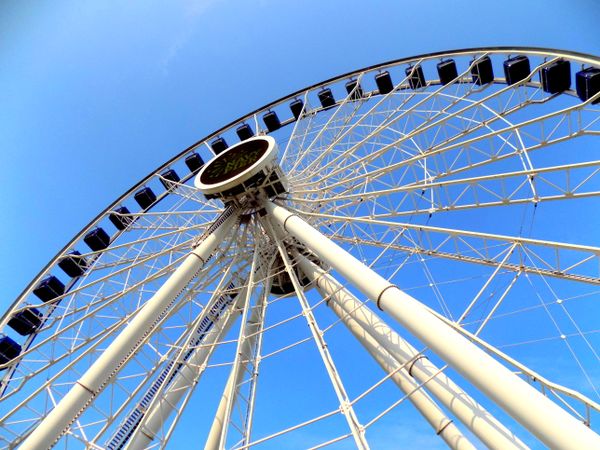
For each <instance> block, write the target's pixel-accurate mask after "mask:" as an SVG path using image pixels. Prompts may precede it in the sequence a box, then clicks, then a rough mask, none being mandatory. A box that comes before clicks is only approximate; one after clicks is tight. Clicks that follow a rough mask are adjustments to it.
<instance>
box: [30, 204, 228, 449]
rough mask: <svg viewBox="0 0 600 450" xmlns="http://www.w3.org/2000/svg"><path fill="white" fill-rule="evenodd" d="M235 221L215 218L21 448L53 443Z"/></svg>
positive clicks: (48, 446) (154, 321)
mask: <svg viewBox="0 0 600 450" xmlns="http://www.w3.org/2000/svg"><path fill="white" fill-rule="evenodd" d="M235 220H237V215H236V214H229V215H228V216H221V217H220V218H219V219H217V221H218V222H217V223H218V226H216V227H215V228H214V229H213V230H212V233H211V234H208V235H207V236H206V237H205V238H204V240H202V242H201V243H200V245H198V246H197V247H196V248H195V249H194V250H192V252H191V253H190V255H189V256H188V257H187V258H186V259H185V260H184V261H183V263H182V264H181V265H180V266H179V267H178V268H177V269H176V270H175V272H173V274H171V276H169V278H168V279H167V280H166V281H165V283H164V284H163V285H162V286H161V287H160V288H159V289H158V291H156V293H155V294H154V295H153V296H152V297H151V298H150V299H149V300H148V301H147V302H146V304H145V305H144V306H143V307H142V308H141V309H140V311H139V312H138V313H137V314H136V315H135V316H134V317H133V319H132V320H131V321H130V322H129V324H128V325H127V326H126V327H125V328H124V329H123V331H121V333H120V334H119V335H118V336H117V337H116V338H115V339H114V341H113V342H112V343H111V344H110V345H109V346H108V348H107V349H106V350H105V351H104V352H103V353H102V354H101V355H100V356H99V357H98V359H96V361H95V362H94V363H93V364H92V365H91V367H90V368H89V369H88V370H87V371H86V372H85V373H84V374H83V376H82V377H81V378H80V379H79V380H78V381H77V382H76V383H75V385H74V386H73V387H72V388H71V390H70V391H69V392H68V393H67V394H66V395H65V396H64V397H63V398H62V400H61V401H60V402H59V403H58V405H56V407H55V408H54V409H53V410H52V411H50V413H48V415H47V416H46V417H45V418H44V419H43V420H42V421H41V423H40V424H39V425H38V426H37V427H36V428H35V429H34V430H33V431H32V432H31V434H30V435H29V436H28V437H27V439H25V441H24V442H23V444H22V445H21V447H20V448H21V450H42V449H48V448H50V447H52V446H54V444H56V442H57V441H58V440H59V439H60V437H61V436H62V435H63V433H64V432H65V431H66V430H67V429H68V428H69V426H70V425H71V423H73V421H74V420H75V419H77V417H79V415H81V413H83V411H85V409H86V408H87V407H88V406H89V405H90V404H91V403H92V401H93V400H94V398H95V397H96V396H97V395H98V394H99V393H100V392H101V391H102V389H103V388H104V387H105V385H106V383H107V382H108V381H109V380H110V378H111V377H113V376H115V375H116V374H117V373H118V372H119V370H120V369H121V368H122V367H123V365H124V363H125V362H126V361H127V360H128V358H129V357H130V356H131V355H132V354H133V353H134V352H135V351H136V349H137V348H138V347H139V346H140V345H141V344H142V343H143V342H144V341H145V340H146V339H147V338H148V337H149V336H150V334H151V333H152V331H153V329H154V326H155V325H156V323H157V322H158V321H159V320H160V319H161V318H162V317H163V316H164V314H167V312H168V310H169V308H170V307H171V306H172V304H173V302H174V301H175V300H176V299H177V298H178V297H179V295H180V294H181V292H182V291H183V290H184V289H185V287H186V286H187V285H188V283H189V282H190V281H191V280H192V279H193V278H194V277H195V276H196V275H197V274H198V272H199V271H200V269H201V268H202V266H203V265H204V263H205V262H206V260H207V259H208V257H209V256H210V255H211V253H212V252H213V251H214V250H215V248H216V247H217V246H218V245H219V243H220V242H221V241H222V240H223V238H224V237H225V235H226V233H227V232H228V231H229V230H230V228H231V226H232V225H233V223H234V221H235Z"/></svg>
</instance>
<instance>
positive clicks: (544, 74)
mask: <svg viewBox="0 0 600 450" xmlns="http://www.w3.org/2000/svg"><path fill="white" fill-rule="evenodd" d="M540 79H541V81H542V89H543V90H544V91H546V92H547V93H549V94H558V93H559V92H563V91H566V90H567V89H569V87H571V63H570V62H569V61H566V60H564V59H561V60H559V61H556V62H554V63H552V64H550V65H549V66H546V67H544V68H543V69H542V71H541V72H540Z"/></svg>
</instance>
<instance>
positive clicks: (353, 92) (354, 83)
mask: <svg viewBox="0 0 600 450" xmlns="http://www.w3.org/2000/svg"><path fill="white" fill-rule="evenodd" d="M346 92H348V95H349V96H350V99H351V100H360V99H361V98H363V97H364V93H363V90H362V87H361V86H360V84H359V82H358V80H350V81H348V82H347V83H346Z"/></svg>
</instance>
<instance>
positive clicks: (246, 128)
mask: <svg viewBox="0 0 600 450" xmlns="http://www.w3.org/2000/svg"><path fill="white" fill-rule="evenodd" d="M235 132H236V133H237V135H238V137H239V138H240V141H245V140H246V139H250V138H251V137H252V136H254V131H252V128H251V127H250V125H248V124H247V123H243V124H242V125H240V126H239V127H237V128H236V130H235Z"/></svg>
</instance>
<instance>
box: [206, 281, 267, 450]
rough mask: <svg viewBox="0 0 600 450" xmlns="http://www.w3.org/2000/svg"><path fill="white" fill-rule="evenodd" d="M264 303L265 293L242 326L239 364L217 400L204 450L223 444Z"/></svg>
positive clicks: (260, 319)
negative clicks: (225, 429)
mask: <svg viewBox="0 0 600 450" xmlns="http://www.w3.org/2000/svg"><path fill="white" fill-rule="evenodd" d="M265 303H266V293H265V295H263V296H262V298H261V303H260V305H256V306H255V307H254V309H253V310H252V314H251V315H250V319H249V320H248V322H246V325H245V327H244V340H243V342H242V345H241V348H240V351H239V353H238V355H239V356H238V357H239V364H238V365H237V367H235V366H234V367H232V368H231V373H230V374H229V378H228V379H227V383H226V385H225V389H224V390H223V396H222V397H221V401H220V402H219V406H218V408H217V413H216V414H215V419H214V421H213V424H212V426H211V428H210V432H209V434H208V438H207V439H206V444H205V445H204V449H205V450H218V449H222V448H224V446H225V438H226V437H227V435H226V433H223V430H224V424H225V423H227V422H228V421H229V420H230V416H231V410H232V409H233V406H234V404H235V391H236V389H237V387H238V385H239V384H240V381H241V380H242V379H243V374H244V372H245V371H246V367H247V365H248V363H249V362H250V361H251V360H252V351H253V349H254V348H255V345H256V342H257V340H258V331H259V330H260V329H261V324H262V320H263V311H264V307H265Z"/></svg>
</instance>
